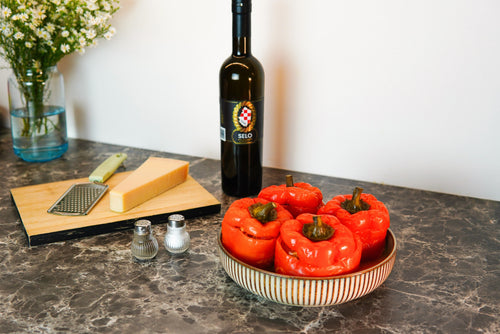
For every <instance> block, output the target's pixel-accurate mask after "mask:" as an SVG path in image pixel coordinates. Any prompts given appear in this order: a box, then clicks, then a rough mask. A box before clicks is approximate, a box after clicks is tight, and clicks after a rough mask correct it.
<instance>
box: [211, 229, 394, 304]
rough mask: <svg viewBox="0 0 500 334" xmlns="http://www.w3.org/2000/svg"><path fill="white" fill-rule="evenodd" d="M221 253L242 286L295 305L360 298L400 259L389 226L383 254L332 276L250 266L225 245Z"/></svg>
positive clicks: (225, 264) (227, 269)
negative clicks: (297, 274) (308, 275)
mask: <svg viewBox="0 0 500 334" xmlns="http://www.w3.org/2000/svg"><path fill="white" fill-rule="evenodd" d="M218 241H219V242H218V244H219V256H220V258H221V261H222V266H223V267H224V270H225V271H226V273H227V274H228V275H229V277H231V278H232V279H233V281H235V282H236V283H237V284H238V285H240V286H241V287H243V288H245V289H247V290H248V291H250V292H252V293H254V294H256V295H258V296H261V297H263V298H266V299H268V300H270V301H273V302H277V303H280V304H285V305H294V306H329V305H336V304H342V303H346V302H348V301H351V300H354V299H357V298H360V297H362V296H365V295H367V294H368V293H370V292H372V291H373V290H375V289H376V288H377V287H379V286H380V285H381V284H382V283H383V282H384V281H385V280H386V279H387V277H388V276H389V274H390V273H391V270H392V267H393V266H394V261H395V260H396V237H395V236H394V234H393V233H392V231H391V230H390V229H389V230H388V231H387V237H386V249H385V251H384V253H383V254H382V256H381V257H380V258H379V259H377V260H375V261H371V262H369V263H362V264H361V265H360V268H359V269H358V270H357V271H355V272H352V273H350V274H345V275H338V276H329V277H300V276H287V275H281V274H277V273H274V272H271V271H267V270H262V269H259V268H256V267H253V266H251V265H248V264H246V263H244V262H242V261H240V260H238V259H236V258H235V257H234V256H232V255H231V254H230V253H229V252H228V251H227V250H226V249H225V248H224V246H223V245H222V241H221V236H220V234H219V240H218Z"/></svg>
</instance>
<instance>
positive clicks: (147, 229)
mask: <svg viewBox="0 0 500 334" xmlns="http://www.w3.org/2000/svg"><path fill="white" fill-rule="evenodd" d="M134 226H135V228H134V232H135V233H136V234H138V235H146V234H150V233H151V222H150V221H149V220H147V219H141V220H138V221H136V222H135V224H134Z"/></svg>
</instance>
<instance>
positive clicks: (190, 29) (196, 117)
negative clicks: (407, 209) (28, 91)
mask: <svg viewBox="0 0 500 334" xmlns="http://www.w3.org/2000/svg"><path fill="white" fill-rule="evenodd" d="M121 6H122V8H121V10H120V11H119V12H118V13H117V14H116V17H115V19H114V20H113V24H114V26H115V27H116V28H117V35H116V36H115V37H114V38H113V39H112V40H111V41H101V42H100V44H99V46H98V47H97V48H95V49H89V50H87V53H86V54H85V55H83V56H79V55H71V56H69V57H66V58H65V59H64V60H63V61H62V62H61V63H60V64H59V68H60V70H61V71H62V72H63V74H64V76H65V80H66V96H67V110H68V113H69V115H68V117H69V121H68V125H69V135H70V136H71V137H77V138H84V139H90V140H95V141H100V142H107V143H115V144H120V145H129V146H134V147H141V148H149V149H154V150H162V151H168V152H174V153H183V154H190V155H195V156H202V157H208V158H219V104H218V94H219V93H218V72H219V66H220V64H221V63H222V61H223V60H224V59H225V58H226V57H227V56H229V53H230V52H231V12H230V7H231V6H230V0H224V1H222V0H212V1H206V0H205V1H204V0H191V1H183V0H122V1H121ZM253 9H254V12H253V20H252V23H253V24H252V33H253V43H252V49H253V53H254V54H255V55H256V56H257V57H258V58H259V59H260V60H261V62H262V63H263V65H264V68H265V71H266V100H265V135H264V136H265V144H264V149H265V151H264V164H265V165H266V166H270V167H278V168H286V169H292V170H298V171H304V172H310V173H316V174H322V175H329V176H336V177H343V178H352V179H358V180H366V181H373V182H380V183H386V184H393V185H400V186H406V187H412V188H419V189H426V190H434V191H439V192H445V193H453V194H461V195H467V196H473V197H480V198H489V199H494V200H500V177H499V176H498V173H499V171H500V132H499V131H498V130H497V129H498V128H499V126H500V1H498V0H408V1H401V0H378V1H373V0H349V1H347V0H343V1H340V0H333V1H332V0H254V1H253ZM8 74H9V73H8V71H0V87H4V88H2V89H1V90H0V110H1V113H2V119H3V122H4V123H8V118H7V111H6V108H7V107H8V102H7V91H6V78H7V76H8Z"/></svg>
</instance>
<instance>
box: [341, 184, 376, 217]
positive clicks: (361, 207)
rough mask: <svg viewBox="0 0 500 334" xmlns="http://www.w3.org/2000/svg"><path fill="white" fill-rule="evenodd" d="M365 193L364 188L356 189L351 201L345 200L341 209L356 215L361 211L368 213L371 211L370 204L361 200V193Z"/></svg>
mask: <svg viewBox="0 0 500 334" xmlns="http://www.w3.org/2000/svg"><path fill="white" fill-rule="evenodd" d="M362 192H363V188H361V187H356V188H354V191H353V192H352V198H351V199H350V200H345V201H344V202H342V204H341V207H342V208H343V209H344V210H347V211H349V213H350V214H352V215H353V214H355V213H357V212H359V211H367V210H370V204H368V203H366V202H365V201H363V200H362V199H361V193H362Z"/></svg>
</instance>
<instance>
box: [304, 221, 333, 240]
mask: <svg viewBox="0 0 500 334" xmlns="http://www.w3.org/2000/svg"><path fill="white" fill-rule="evenodd" d="M334 233H335V229H334V228H333V227H331V226H330V225H328V224H325V223H323V220H322V219H321V216H313V222H312V223H309V224H304V225H303V226H302V234H303V235H304V236H305V237H306V238H307V239H309V240H311V241H324V240H328V239H330V238H331V237H332V236H333V234H334Z"/></svg>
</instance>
